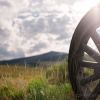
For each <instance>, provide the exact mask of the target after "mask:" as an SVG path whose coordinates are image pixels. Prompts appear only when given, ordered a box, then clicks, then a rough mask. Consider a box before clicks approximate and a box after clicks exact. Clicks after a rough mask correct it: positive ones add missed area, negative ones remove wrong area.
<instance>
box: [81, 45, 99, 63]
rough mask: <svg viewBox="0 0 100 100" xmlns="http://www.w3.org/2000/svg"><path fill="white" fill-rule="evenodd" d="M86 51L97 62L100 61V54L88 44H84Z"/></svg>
mask: <svg viewBox="0 0 100 100" xmlns="http://www.w3.org/2000/svg"><path fill="white" fill-rule="evenodd" d="M82 47H83V50H84V52H86V53H87V54H88V55H89V56H91V57H92V58H93V59H94V60H96V61H97V62H99V61H100V54H99V53H98V52H96V51H95V50H93V49H92V48H91V47H89V46H87V45H82Z"/></svg>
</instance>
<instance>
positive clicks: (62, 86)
mask: <svg viewBox="0 0 100 100" xmlns="http://www.w3.org/2000/svg"><path fill="white" fill-rule="evenodd" d="M66 70H67V63H66V62H60V63H56V64H53V65H50V66H49V67H43V66H41V67H38V66H37V67H28V66H18V65H13V66H9V65H6V66H3V65H1V66H0V100H73V92H72V90H71V86H70V84H69V82H68V80H67V72H66Z"/></svg>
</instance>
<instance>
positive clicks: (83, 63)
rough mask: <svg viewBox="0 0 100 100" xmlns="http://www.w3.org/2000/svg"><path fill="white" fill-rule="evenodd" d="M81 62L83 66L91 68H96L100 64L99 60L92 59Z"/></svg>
mask: <svg viewBox="0 0 100 100" xmlns="http://www.w3.org/2000/svg"><path fill="white" fill-rule="evenodd" d="M79 64H80V65H81V66H82V67H86V68H90V69H95V68H98V67H99V66H100V63H97V62H91V61H80V62H79Z"/></svg>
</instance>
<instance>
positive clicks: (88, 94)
mask: <svg viewBox="0 0 100 100" xmlns="http://www.w3.org/2000/svg"><path fill="white" fill-rule="evenodd" d="M99 26H100V5H97V6H96V7H94V8H93V9H91V10H90V11H89V12H88V13H87V14H86V15H85V16H84V17H83V19H82V20H81V21H80V23H79V24H78V26H77V28H76V30H75V32H74V35H73V37H72V41H71V45H70V50H69V56H68V71H69V79H70V82H71V85H72V88H73V91H74V93H75V96H76V98H77V100H98V97H99V94H100V36H99V34H98V33H97V32H96V29H97V28H98V27H99ZM90 38H92V40H93V42H94V43H95V46H96V47H97V49H98V51H99V52H97V51H96V50H95V49H93V48H92V47H90V46H88V45H87V44H88V41H89V39H90ZM85 53H87V54H88V55H89V56H90V57H91V58H93V59H94V60H95V62H94V61H92V62H90V61H86V60H85V61H84V60H83V58H84V55H86V54H85ZM85 68H88V69H93V73H92V75H89V76H86V75H85V74H84V73H85V72H84V69H85ZM92 82H97V84H95V85H96V86H95V88H93V89H92V90H90V88H92V87H90V84H91V83H92ZM99 100H100V98H99Z"/></svg>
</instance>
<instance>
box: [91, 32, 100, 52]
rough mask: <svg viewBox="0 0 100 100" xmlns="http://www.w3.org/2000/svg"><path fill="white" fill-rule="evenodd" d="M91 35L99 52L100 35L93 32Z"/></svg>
mask: <svg viewBox="0 0 100 100" xmlns="http://www.w3.org/2000/svg"><path fill="white" fill-rule="evenodd" d="M91 37H92V39H93V41H94V43H95V45H96V46H97V48H98V50H99V52H100V36H99V35H98V34H97V33H94V34H92V35H91Z"/></svg>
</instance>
